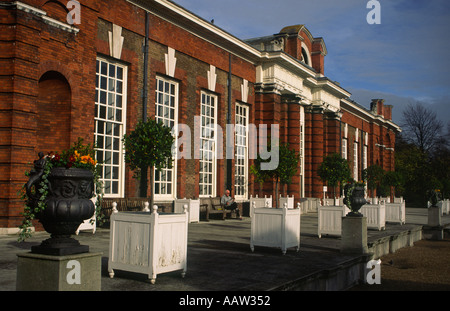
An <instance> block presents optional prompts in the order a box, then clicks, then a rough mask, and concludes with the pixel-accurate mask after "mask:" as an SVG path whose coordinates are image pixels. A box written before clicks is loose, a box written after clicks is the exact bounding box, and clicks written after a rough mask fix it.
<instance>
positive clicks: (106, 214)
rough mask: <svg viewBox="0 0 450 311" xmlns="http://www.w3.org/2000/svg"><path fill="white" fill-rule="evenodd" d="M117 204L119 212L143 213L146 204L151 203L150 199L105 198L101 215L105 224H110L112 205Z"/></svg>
mask: <svg viewBox="0 0 450 311" xmlns="http://www.w3.org/2000/svg"><path fill="white" fill-rule="evenodd" d="M113 202H116V203H117V210H118V211H119V212H133V211H142V210H143V209H144V207H145V202H150V199H148V198H103V200H102V204H101V206H102V207H101V210H100V214H101V217H102V219H103V222H108V223H109V218H110V217H111V214H112V204H113Z"/></svg>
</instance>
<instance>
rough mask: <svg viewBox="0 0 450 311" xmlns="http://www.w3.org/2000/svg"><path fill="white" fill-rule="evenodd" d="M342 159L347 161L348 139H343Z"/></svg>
mask: <svg viewBox="0 0 450 311" xmlns="http://www.w3.org/2000/svg"><path fill="white" fill-rule="evenodd" d="M342 158H343V159H346V160H347V138H343V139H342Z"/></svg>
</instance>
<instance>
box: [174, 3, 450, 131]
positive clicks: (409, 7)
mask: <svg viewBox="0 0 450 311" xmlns="http://www.w3.org/2000/svg"><path fill="white" fill-rule="evenodd" d="M174 2H175V3H177V4H179V5H181V6H183V7H184V8H186V9H188V10H189V11H191V12H193V13H195V14H197V15H199V16H200V17H202V18H204V19H206V20H211V19H214V23H215V25H217V26H218V27H220V28H222V29H224V30H225V31H227V32H229V33H231V34H232V35H234V36H236V37H238V38H240V39H248V38H254V37H261V36H266V35H271V34H275V33H278V32H279V31H280V30H281V29H282V28H283V27H285V26H289V25H297V24H304V25H306V27H307V28H308V29H309V31H310V32H311V33H312V35H313V36H314V37H322V38H323V39H324V41H325V44H326V46H327V49H328V55H327V56H326V58H325V75H326V76H327V77H329V78H330V79H332V80H335V81H338V82H339V83H341V86H342V87H343V88H345V89H346V90H348V91H349V92H351V93H352V94H353V95H352V99H353V100H355V101H357V102H358V103H360V104H361V105H363V106H366V107H369V103H370V100H371V99H372V98H384V99H385V100H386V104H391V105H394V121H395V122H396V123H398V124H400V123H401V119H402V115H401V112H402V110H403V109H405V107H406V106H407V105H408V104H409V103H415V102H417V101H419V102H422V103H424V104H426V105H430V106H429V107H430V108H432V109H433V110H435V111H436V112H438V116H439V117H440V118H441V119H442V120H443V121H444V124H447V122H448V120H450V72H449V71H450V53H449V51H450V1H448V0H429V1H426V0H420V1H419V0H395V1H394V0H389V1H388V0H378V2H379V3H380V5H381V24H374V25H369V24H368V23H367V19H366V17H367V15H368V14H369V12H370V11H371V9H370V8H369V9H368V8H367V7H366V6H367V3H368V0H314V1H306V0H279V1H273V0H220V1H219V0H174Z"/></svg>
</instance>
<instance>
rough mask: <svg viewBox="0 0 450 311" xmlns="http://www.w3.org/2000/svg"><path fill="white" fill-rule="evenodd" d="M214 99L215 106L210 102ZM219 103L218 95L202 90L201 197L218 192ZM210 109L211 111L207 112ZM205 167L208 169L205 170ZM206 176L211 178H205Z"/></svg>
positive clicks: (213, 195) (214, 194)
mask: <svg viewBox="0 0 450 311" xmlns="http://www.w3.org/2000/svg"><path fill="white" fill-rule="evenodd" d="M208 99H209V100H208ZM212 99H213V100H214V105H213V106H212V105H211V104H208V102H209V103H211V100H212ZM217 104H218V97H217V95H214V94H213V93H211V92H206V91H201V92H200V120H201V124H200V155H201V157H200V160H199V161H200V167H199V197H209V196H212V197H215V196H216V193H217V189H216V188H217V181H216V172H217V150H216V149H217ZM208 108H209V109H208ZM211 108H213V110H214V111H213V113H211ZM208 111H209V112H210V113H209V114H206V113H207V112H208ZM211 123H212V124H211ZM211 136H212V138H211ZM204 168H206V169H207V170H206V171H203V169H204ZM205 174H206V175H207V176H205ZM205 177H209V178H207V179H206V180H205ZM208 187H211V188H210V189H209V188H208ZM205 190H207V191H205Z"/></svg>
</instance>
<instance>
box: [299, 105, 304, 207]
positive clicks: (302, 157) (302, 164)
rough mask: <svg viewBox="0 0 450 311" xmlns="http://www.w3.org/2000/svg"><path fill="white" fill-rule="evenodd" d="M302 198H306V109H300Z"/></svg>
mask: <svg viewBox="0 0 450 311" xmlns="http://www.w3.org/2000/svg"><path fill="white" fill-rule="evenodd" d="M300 184H301V192H300V197H302V198H303V197H304V196H305V108H304V107H303V106H301V107H300Z"/></svg>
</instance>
